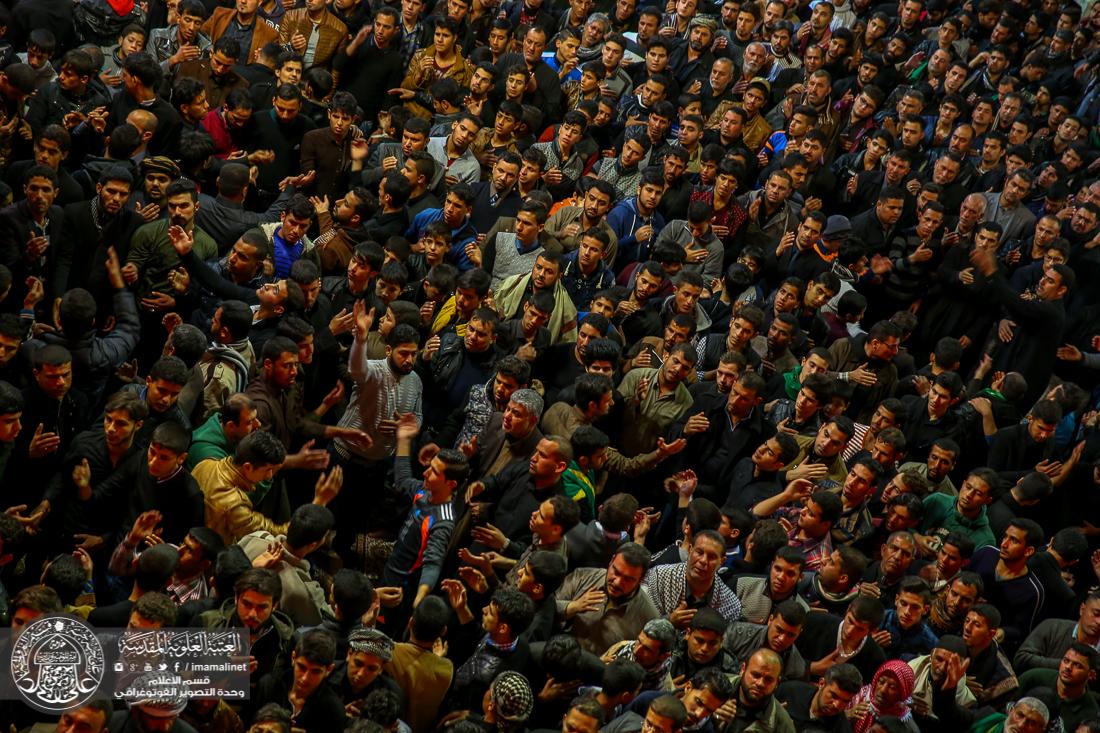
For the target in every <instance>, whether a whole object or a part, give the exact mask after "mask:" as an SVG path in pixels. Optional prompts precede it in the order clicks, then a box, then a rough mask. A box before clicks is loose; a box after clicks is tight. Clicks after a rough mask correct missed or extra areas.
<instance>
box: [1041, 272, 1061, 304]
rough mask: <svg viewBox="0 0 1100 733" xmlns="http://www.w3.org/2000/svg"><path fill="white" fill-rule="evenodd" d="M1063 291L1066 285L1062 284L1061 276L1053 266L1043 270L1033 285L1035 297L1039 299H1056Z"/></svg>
mask: <svg viewBox="0 0 1100 733" xmlns="http://www.w3.org/2000/svg"><path fill="white" fill-rule="evenodd" d="M1065 292H1066V287H1065V286H1064V285H1062V276H1061V275H1060V274H1059V273H1058V271H1057V270H1054V269H1053V268H1048V269H1047V270H1045V271H1044V272H1043V276H1042V277H1041V278H1039V282H1038V284H1037V285H1036V286H1035V297H1036V298H1038V299H1039V300H1058V299H1059V298H1061V297H1062V296H1063V295H1064V294H1065Z"/></svg>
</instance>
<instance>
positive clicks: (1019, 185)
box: [1001, 176, 1031, 208]
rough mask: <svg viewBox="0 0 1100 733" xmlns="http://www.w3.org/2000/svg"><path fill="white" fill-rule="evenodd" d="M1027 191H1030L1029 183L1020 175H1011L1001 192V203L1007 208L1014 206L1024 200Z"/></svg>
mask: <svg viewBox="0 0 1100 733" xmlns="http://www.w3.org/2000/svg"><path fill="white" fill-rule="evenodd" d="M1029 191H1031V184H1030V183H1028V182H1027V181H1025V180H1024V179H1023V178H1021V177H1020V176H1012V177H1011V178H1009V179H1008V183H1006V184H1005V188H1004V191H1003V192H1002V193H1001V203H1002V205H1004V206H1005V207H1007V208H1012V207H1015V206H1017V205H1019V203H1020V202H1021V201H1023V200H1024V198H1025V197H1026V196H1027V194H1028V192H1029Z"/></svg>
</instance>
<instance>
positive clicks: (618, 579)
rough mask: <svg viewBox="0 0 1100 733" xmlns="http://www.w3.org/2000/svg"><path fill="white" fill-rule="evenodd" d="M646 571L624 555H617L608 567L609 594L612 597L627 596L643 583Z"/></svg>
mask: <svg viewBox="0 0 1100 733" xmlns="http://www.w3.org/2000/svg"><path fill="white" fill-rule="evenodd" d="M643 576H645V572H644V571H643V570H642V568H641V567H635V566H633V565H631V564H630V563H628V562H627V561H626V560H625V559H624V558H623V556H622V555H616V556H615V557H614V558H612V560H611V564H610V565H609V566H608V567H607V595H608V597H610V598H626V597H627V596H629V595H631V594H632V593H634V591H636V590H637V589H638V586H639V585H641V582H642V577H643Z"/></svg>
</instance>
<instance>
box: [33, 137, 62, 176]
mask: <svg viewBox="0 0 1100 733" xmlns="http://www.w3.org/2000/svg"><path fill="white" fill-rule="evenodd" d="M64 159H65V151H63V150H62V149H61V146H60V145H58V144H57V142H55V141H53V140H49V139H47V138H44V137H42V138H39V139H38V140H36V141H35V143H34V162H35V163H37V164H38V165H44V166H46V167H47V168H53V169H54V170H57V168H58V166H60V165H61V161H62V160H64Z"/></svg>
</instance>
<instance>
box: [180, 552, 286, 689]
mask: <svg viewBox="0 0 1100 733" xmlns="http://www.w3.org/2000/svg"><path fill="white" fill-rule="evenodd" d="M281 595H282V583H281V582H280V581H279V576H278V574H277V573H275V571H273V570H269V569H267V568H249V569H248V570H246V571H245V572H244V573H243V574H241V576H240V577H239V578H238V579H237V581H236V582H235V583H234V584H233V597H232V598H227V599H226V600H225V602H224V603H223V604H222V605H221V607H220V608H216V609H214V610H211V611H206V612H204V613H202V614H200V615H199V617H198V619H197V622H196V624H195V625H196V626H201V627H203V628H207V629H226V628H243V629H247V631H248V640H249V654H250V657H251V658H252V659H253V660H254V661H255V666H254V667H253V666H251V665H250V669H251V670H252V671H251V672H250V686H251V687H252V694H253V695H255V694H257V692H258V690H257V689H256V687H257V683H258V682H259V681H260V679H261V678H262V677H263V676H264V675H265V674H278V673H281V672H282V671H283V670H284V669H286V668H287V667H289V666H290V656H291V649H292V647H293V643H294V642H293V636H294V622H292V621H291V620H290V618H289V617H287V616H286V615H285V614H284V613H283V612H282V611H279V610H278V609H277V606H278V603H279V597H280V596H281Z"/></svg>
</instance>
